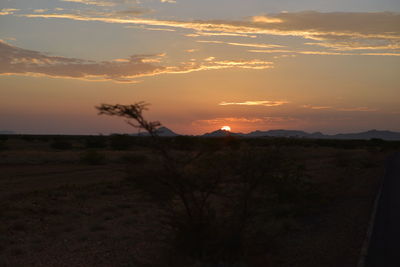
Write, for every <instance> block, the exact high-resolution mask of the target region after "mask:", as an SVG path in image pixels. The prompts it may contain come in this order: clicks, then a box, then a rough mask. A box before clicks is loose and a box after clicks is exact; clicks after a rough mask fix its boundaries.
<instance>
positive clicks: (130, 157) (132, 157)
mask: <svg viewBox="0 0 400 267" xmlns="http://www.w3.org/2000/svg"><path fill="white" fill-rule="evenodd" d="M121 161H122V162H124V163H130V164H133V165H137V164H143V163H146V162H147V161H148V157H147V156H146V155H143V154H137V153H128V154H123V155H122V156H121Z"/></svg>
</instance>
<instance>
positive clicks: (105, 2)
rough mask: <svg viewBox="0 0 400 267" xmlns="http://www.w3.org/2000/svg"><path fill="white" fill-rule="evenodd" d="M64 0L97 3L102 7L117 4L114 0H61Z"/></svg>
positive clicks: (67, 0)
mask: <svg viewBox="0 0 400 267" xmlns="http://www.w3.org/2000/svg"><path fill="white" fill-rule="evenodd" d="M60 1H62V2H73V3H79V4H85V5H95V6H102V7H110V6H115V5H116V3H115V2H112V1H99V0H60Z"/></svg>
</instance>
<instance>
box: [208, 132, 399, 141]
mask: <svg viewBox="0 0 400 267" xmlns="http://www.w3.org/2000/svg"><path fill="white" fill-rule="evenodd" d="M202 136H203V137H224V136H238V137H247V138H260V137H287V138H309V139H341V140H343V139H346V140H369V139H372V138H376V139H383V140H392V141H394V140H400V133H398V132H391V131H379V130H370V131H367V132H360V133H346V134H335V135H326V134H323V133H321V132H315V133H307V132H304V131H297V130H269V131H254V132H251V133H248V134H242V133H232V132H228V131H224V130H216V131H214V132H211V133H206V134H204V135H202Z"/></svg>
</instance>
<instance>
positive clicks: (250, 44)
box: [197, 40, 285, 48]
mask: <svg viewBox="0 0 400 267" xmlns="http://www.w3.org/2000/svg"><path fill="white" fill-rule="evenodd" d="M197 42H198V43H207V44H226V45H232V46H243V47H256V48H281V47H285V46H283V45H277V44H257V43H235V42H223V41H207V40H198V41H197Z"/></svg>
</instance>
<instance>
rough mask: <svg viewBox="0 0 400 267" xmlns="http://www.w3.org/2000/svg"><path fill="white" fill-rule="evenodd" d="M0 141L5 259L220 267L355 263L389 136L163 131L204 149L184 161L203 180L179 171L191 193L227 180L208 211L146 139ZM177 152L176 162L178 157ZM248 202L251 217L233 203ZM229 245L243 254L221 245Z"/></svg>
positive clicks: (172, 147) (1, 253) (185, 152)
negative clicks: (177, 187) (168, 184)
mask: <svg viewBox="0 0 400 267" xmlns="http://www.w3.org/2000/svg"><path fill="white" fill-rule="evenodd" d="M1 142H2V143H1V144H0V266H174V267H179V266H216V265H215V264H214V265H206V264H207V263H210V262H214V263H215V262H216V260H215V259H218V258H220V259H223V261H224V262H225V263H226V265H224V266H248V267H250V266H251V267H252V266H255V267H258V266H282V267H286V266H298V267H302V266H307V267H308V266H327V267H329V266H332V267H337V266H341V267H346V266H356V264H357V262H358V260H359V255H360V251H361V247H362V244H363V242H364V240H365V233H366V231H367V228H368V223H369V218H370V214H371V210H372V206H373V202H374V199H375V196H376V193H377V189H378V188H379V185H380V178H381V177H382V174H383V166H384V158H385V157H386V155H388V154H390V153H391V146H392V143H390V142H382V141H379V140H372V141H370V142H369V141H354V142H347V141H344V142H341V141H332V140H330V141H328V140H327V141H323V143H321V141H312V140H291V139H267V140H263V139H249V140H237V139H234V138H233V139H232V138H221V139H210V140H205V139H196V138H194V139H191V138H177V139H165V140H164V141H163V142H165V143H167V146H166V147H167V148H168V150H169V151H171V152H173V153H172V155H173V156H174V157H175V156H177V159H184V160H185V159H186V158H187V157H189V156H192V155H193V154H196V153H197V152H198V151H201V150H204V151H205V152H204V153H203V154H202V156H199V157H196V159H195V160H194V161H193V162H191V163H189V164H186V165H185V166H186V167H185V169H182V170H181V169H180V167H179V168H177V170H178V171H181V174H184V175H187V176H188V177H191V178H193V177H194V178H196V177H197V178H198V179H197V178H196V179H194V180H193V179H192V180H190V179H189V178H188V180H187V181H186V180H181V181H183V182H184V183H186V182H188V181H190V183H188V184H184V185H185V186H186V188H188V187H189V188H194V189H193V190H197V191H195V193H194V194H191V195H190V196H191V197H193V198H194V200H196V201H198V200H200V199H201V198H199V196H200V195H201V194H200V193H203V192H204V190H203V189H202V188H199V186H200V187H201V186H204V185H207V186H209V185H210V184H209V183H208V184H207V181H208V180H207V179H209V177H214V176H216V177H220V178H221V180H215V181H216V182H218V183H219V184H218V187H213V188H212V189H213V192H211V191H210V195H212V197H211V198H209V199H208V201H207V202H206V204H207V205H206V206H204V207H203V210H205V211H207V212H205V213H202V216H203V217H201V218H202V220H199V219H198V218H199V217H198V216H197V215H196V216H197V217H196V216H195V215H193V216H192V217H193V218H195V219H194V221H187V220H186V219H185V218H186V217H185V212H184V210H183V209H182V208H181V205H180V202H179V199H178V198H176V195H174V193H173V192H168V191H166V190H165V188H164V187H162V186H161V185H160V184H158V183H157V181H158V180H157V179H155V178H160V177H163V175H165V171H164V170H163V169H162V168H161V165H160V161H159V155H158V154H157V153H154V152H152V149H151V144H150V141H149V139H147V138H144V139H143V138H129V137H126V136H122V137H121V136H119V137H112V138H109V137H24V136H22V137H21V136H19V137H12V136H10V137H8V138H7V139H3V140H2V141H1ZM177 159H174V160H173V161H172V163H176V164H178V163H179V164H180V161H181V160H177ZM272 163H274V164H272ZM272 165H274V166H272ZM270 170H273V172H271V171H270ZM260 171H262V172H260ZM260 174H261V176H260ZM242 177H250V178H254V177H255V178H257V179H259V178H261V180H260V181H259V184H258V187H257V188H256V190H254V191H252V192H255V193H254V194H253V196H252V198H246V202H243V201H241V199H240V198H239V196H240V194H239V193H241V192H249V191H240V190H244V189H242V187H241V186H243V185H251V183H248V181H245V180H243V179H242ZM171 178H174V177H171ZM200 178H201V179H200ZM198 181H204V183H197V182H198ZM221 181H222V182H221ZM193 190H192V191H193ZM202 190H203V191H202ZM166 193H168V194H166ZM189 193H191V192H189ZM160 200H161V201H160ZM165 203H168V204H169V206H168V205H166V204H165ZM191 203H192V204H193V205H195V204H196V203H197V202H193V201H192V202H191ZM231 203H236V204H237V205H236V206H232V205H231ZM243 204H246V207H248V208H246V210H245V211H246V212H248V213H246V216H247V217H246V216H245V217H244V219H246V220H241V219H238V217H237V215H238V214H237V213H235V211H237V210H241V206H242V205H243ZM167 206H168V207H167ZM196 207H197V206H196V205H195V206H189V208H191V209H192V210H193V211H196V212H198V211H199V210H198V209H196ZM172 211H173V212H174V213H172ZM239 215H240V214H239ZM242 217H243V216H242ZM196 218H197V219H196ZM242 219H243V218H242ZM196 220H197V221H196ZM198 222H201V224H200V225H199V224H198ZM236 222H242V224H243V225H242V226H241V227H239V228H238V227H237V224H236ZM193 225H194V226H195V228H190V227H193ZM204 225H206V226H207V227H208V228H205V227H204ZM188 226H190V227H189V228H188ZM229 227H231V228H232V229H240V230H241V231H242V232H241V235H237V232H235V231H233V232H232V231H229V230H230V228H229ZM235 227H236V228H235ZM188 229H189V230H188ZM191 229H192V230H191ZM193 229H203V233H204V235H193V233H194V232H195V231H193ZM204 229H206V230H207V231H205V230H204ZM226 233H229V234H230V236H229V237H235V238H237V240H236V241H235V240H234V241H232V239H227V237H226ZM210 237H211V238H210ZM199 241H201V242H202V243H203V245H201V244H200V245H199V243H200V242H199ZM232 245H237V247H232V251H236V252H238V253H236V255H232V254H229V253H227V251H228V250H227V249H225V250H223V249H221V247H226V248H227V247H229V246H232ZM189 246H192V247H193V248H199V249H202V251H203V254H202V255H199V254H193V249H192V250H191V249H190V247H189ZM209 248H211V249H209ZM216 252H218V253H216ZM221 261H222V260H221ZM380 266H382V265H380ZM388 266H390V265H388Z"/></svg>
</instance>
